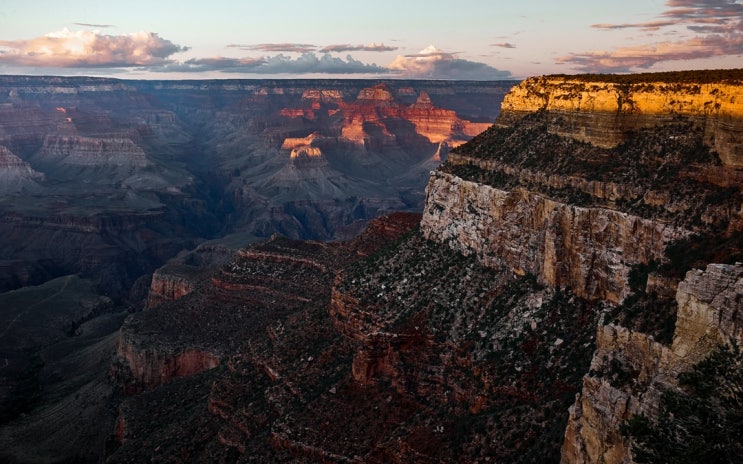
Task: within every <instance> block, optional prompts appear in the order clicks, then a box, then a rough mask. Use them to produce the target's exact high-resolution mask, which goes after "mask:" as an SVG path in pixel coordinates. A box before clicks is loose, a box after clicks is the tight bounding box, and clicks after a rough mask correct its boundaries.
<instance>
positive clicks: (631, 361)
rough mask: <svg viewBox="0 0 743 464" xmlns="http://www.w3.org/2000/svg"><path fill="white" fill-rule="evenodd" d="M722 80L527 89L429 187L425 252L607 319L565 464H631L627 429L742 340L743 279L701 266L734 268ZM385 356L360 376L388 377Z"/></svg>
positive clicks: (546, 82) (736, 139)
mask: <svg viewBox="0 0 743 464" xmlns="http://www.w3.org/2000/svg"><path fill="white" fill-rule="evenodd" d="M722 74H723V75H722V77H719V76H720V75H718V74H715V73H710V74H706V73H704V72H700V73H697V74H694V73H689V74H686V73H681V74H676V75H673V76H666V75H639V76H631V77H612V76H601V77H597V76H573V77H566V76H547V77H542V78H532V79H528V80H526V81H524V82H522V83H521V84H520V85H518V86H516V87H515V88H514V89H513V91H512V92H511V93H509V95H507V96H506V98H505V99H504V103H503V106H502V112H501V115H500V116H499V118H498V120H497V121H496V124H495V126H494V127H493V128H491V129H489V130H488V131H486V132H484V133H482V134H481V135H479V136H477V137H476V138H475V139H474V140H473V141H472V142H470V143H468V144H466V145H463V146H462V147H460V148H458V149H455V150H454V151H453V152H452V154H451V155H450V156H449V158H448V161H447V162H446V163H445V164H444V165H443V166H442V167H441V168H440V169H439V170H438V171H436V172H433V173H432V174H431V178H430V180H429V184H428V187H427V190H426V195H427V196H426V206H425V208H424V214H423V218H422V221H421V230H422V233H423V235H424V236H425V237H426V238H428V239H430V240H433V241H435V242H438V243H441V244H445V245H447V246H449V247H450V248H452V249H454V250H457V251H458V252H461V253H463V254H466V255H473V256H476V257H477V259H478V261H479V262H481V263H483V264H484V265H486V266H489V267H492V268H494V269H501V268H506V269H510V270H511V271H512V272H514V273H516V274H520V275H533V276H535V277H536V279H537V281H538V282H540V283H543V284H545V285H548V286H549V287H557V288H570V289H572V291H573V292H575V293H576V294H577V295H580V296H581V297H583V298H587V299H589V300H592V301H601V302H605V303H609V304H610V305H611V307H612V308H613V309H611V310H608V312H607V316H606V317H611V318H612V322H611V323H610V324H608V325H604V323H603V322H602V323H600V324H599V327H598V329H597V336H596V344H597V352H596V353H595V355H594V358H593V362H592V364H591V368H590V373H589V374H588V375H586V376H585V377H584V379H583V387H582V393H581V395H580V396H579V397H578V399H577V400H576V402H575V405H574V406H573V407H572V408H571V412H570V420H569V421H568V425H567V429H566V434H565V442H564V445H563V449H562V461H563V462H565V463H571V462H585V463H588V462H606V463H619V462H632V456H631V444H630V442H629V441H628V439H627V438H626V437H625V436H623V435H622V434H621V432H620V427H621V426H622V424H624V423H625V421H627V420H628V419H630V418H631V417H632V416H633V415H634V414H644V415H646V416H647V417H651V418H652V417H655V415H656V414H657V413H658V408H659V405H660V399H661V396H662V394H663V392H664V391H667V390H669V389H670V390H674V389H678V388H679V375H680V374H681V373H683V372H686V371H689V370H690V369H691V368H692V366H693V365H695V364H696V363H698V362H700V361H701V360H703V359H704V358H705V357H706V356H708V355H710V353H712V351H713V350H714V349H715V348H716V347H718V346H719V345H720V344H729V343H733V342H738V341H739V340H740V335H741V333H740V327H739V325H740V320H739V317H738V309H737V299H736V297H734V296H733V295H734V294H736V291H737V290H735V288H737V285H738V283H737V281H738V279H739V278H740V266H739V265H732V264H731V265H725V264H710V263H715V262H728V263H732V262H735V261H736V260H740V257H741V246H740V242H739V241H740V236H741V227H740V221H741V205H743V196H741V192H740V183H739V182H737V181H734V180H732V179H737V178H738V176H740V175H741V170H740V163H739V161H738V157H739V156H740V147H741V145H740V140H741V139H740V134H741V130H742V129H743V108H741V107H740V103H739V101H740V97H741V87H740V82H741V80H740V79H741V77H743V76H741V75H740V73H735V72H732V73H730V74H727V73H722ZM592 79H593V80H592ZM674 79H675V80H674ZM690 267H702V268H704V267H706V268H707V270H706V271H704V272H703V271H700V270H692V271H689V272H688V273H687V274H686V277H685V278H684V272H686V270H687V269H689V268H690ZM676 288H677V289H678V290H677V291H676ZM352 303H353V301H349V302H348V303H347V304H352ZM609 315H610V316H609ZM366 320H367V322H369V320H370V319H369V318H367V319H366ZM373 320H374V319H371V321H373ZM674 321H675V331H673V332H672V334H673V335H672V342H671V339H670V338H669V337H670V335H667V333H668V329H667V328H664V327H667V326H668V325H669V322H671V324H673V322H674ZM607 322H608V321H607ZM671 327H673V325H671ZM377 351H379V350H377ZM388 351H389V349H387V351H384V350H383V351H381V352H380V353H382V354H380V355H377V356H376V357H374V356H371V357H370V356H369V354H368V353H373V351H369V352H368V353H367V354H365V355H364V356H360V357H359V358H358V362H357V363H355V364H354V367H355V370H354V373H355V374H356V375H357V377H359V379H361V380H363V379H364V378H365V376H368V372H376V371H378V372H382V373H384V375H388V376H389V375H390V367H389V365H390V362H391V361H390V360H392V359H394V357H393V356H392V357H391V355H390V354H389V353H388ZM394 351H395V350H393V352H394ZM385 353H386V354H385ZM380 362H381V364H380ZM363 366H367V367H366V370H364V369H362V367H363ZM385 366H387V367H385ZM365 372H366V374H365Z"/></svg>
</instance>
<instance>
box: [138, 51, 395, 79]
mask: <svg viewBox="0 0 743 464" xmlns="http://www.w3.org/2000/svg"><path fill="white" fill-rule="evenodd" d="M150 70H151V71H158V72H206V71H219V72H225V73H249V74H388V73H389V72H390V71H389V69H387V68H383V67H381V66H378V65H376V64H366V63H362V62H361V61H358V60H355V59H353V58H352V57H351V56H347V57H346V59H345V60H343V59H341V58H338V57H333V56H330V55H329V54H323V55H317V54H315V53H312V52H308V53H304V54H302V55H300V56H299V57H297V58H291V57H288V56H285V55H281V54H279V55H276V56H268V57H261V58H197V59H190V60H187V61H185V62H183V63H180V64H169V65H166V66H159V67H153V68H150Z"/></svg>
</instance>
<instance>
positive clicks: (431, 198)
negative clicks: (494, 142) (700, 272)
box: [421, 172, 689, 303]
mask: <svg viewBox="0 0 743 464" xmlns="http://www.w3.org/2000/svg"><path fill="white" fill-rule="evenodd" d="M421 229H422V231H423V235H424V236H425V237H426V238H428V239H431V240H435V241H438V242H441V243H447V244H449V245H450V246H451V247H452V248H453V249H455V250H457V251H459V252H461V253H464V254H475V255H477V257H478V258H479V259H480V261H481V262H483V263H484V264H485V265H487V266H491V267H494V268H500V267H507V268H510V269H511V270H513V272H515V273H517V274H520V275H524V274H527V273H529V274H533V275H535V276H538V279H539V280H540V281H541V282H542V283H545V284H547V285H551V286H553V287H565V286H567V287H570V288H572V289H573V290H574V291H575V292H576V294H578V295H580V296H582V297H584V298H588V299H600V300H605V301H609V302H612V303H620V302H621V301H622V300H623V299H624V298H625V297H626V295H627V293H628V292H629V288H627V285H626V283H627V277H628V275H629V270H630V267H631V266H632V265H634V264H640V263H648V262H650V261H653V260H660V259H661V258H662V257H663V251H664V248H665V246H666V245H667V244H668V243H669V242H671V241H674V240H678V239H680V238H683V237H685V236H687V235H688V234H689V231H687V230H684V229H681V228H678V227H673V226H670V225H668V224H666V223H664V222H659V221H653V220H647V219H643V218H640V217H637V216H632V215H628V214H626V213H621V212H618V211H614V210H609V209H605V208H583V207H577V206H574V205H570V204H565V203H561V202H556V201H554V200H551V199H549V198H547V197H545V196H542V195H540V194H538V193H534V192H529V191H526V190H521V189H516V190H512V191H504V190H499V189H495V188H492V187H490V186H487V185H481V184H478V183H474V182H468V181H464V180H462V179H461V178H459V177H456V176H453V175H451V174H446V173H438V172H437V173H433V174H432V176H431V180H430V181H429V184H428V188H427V200H426V209H425V214H424V216H423V219H422V221H421Z"/></svg>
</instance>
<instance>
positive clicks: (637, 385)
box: [562, 264, 743, 464]
mask: <svg viewBox="0 0 743 464" xmlns="http://www.w3.org/2000/svg"><path fill="white" fill-rule="evenodd" d="M741 294H743V265H741V264H736V265H722V264H710V265H709V266H707V269H706V271H701V270H692V271H689V272H688V273H687V274H686V278H685V279H684V280H683V281H681V283H680V284H679V287H678V291H677V294H676V301H677V303H678V319H677V322H676V330H675V333H674V337H673V344H672V345H671V346H670V347H668V346H664V345H662V344H660V343H657V342H655V341H653V340H652V338H650V337H648V336H647V335H645V334H642V333H638V332H632V331H630V330H628V329H625V328H623V327H619V326H614V325H607V326H603V327H599V330H598V333H597V337H596V346H597V351H596V354H595V355H594V358H593V361H592V363H591V373H590V374H589V375H587V376H586V377H584V379H583V391H582V393H581V394H580V396H579V397H578V398H577V399H576V403H575V405H574V406H573V407H572V408H571V410H570V420H569V422H568V427H567V430H566V432H565V443H564V445H563V449H562V462H563V463H594V462H605V463H607V464H614V463H624V462H631V453H630V444H629V443H628V442H627V440H626V439H625V438H624V437H623V436H622V435H621V434H620V433H619V426H620V425H621V424H622V423H623V422H624V421H625V420H627V419H629V418H630V417H631V416H632V415H633V414H638V413H644V414H646V415H648V416H651V417H652V415H653V414H654V413H655V411H656V409H657V407H658V404H659V401H660V397H661V394H662V392H663V391H665V390H667V389H669V388H674V387H676V386H677V385H678V375H679V374H680V373H682V372H686V371H688V370H689V369H690V368H691V366H693V365H694V364H696V363H698V362H699V361H701V360H702V359H704V358H705V357H707V356H708V355H709V354H710V353H711V352H712V351H713V350H714V349H715V348H716V347H717V346H719V345H720V344H730V343H737V344H740V343H741V342H742V341H743V317H741V310H742V309H743V305H742V304H741V301H740V300H741V299H740V295H741Z"/></svg>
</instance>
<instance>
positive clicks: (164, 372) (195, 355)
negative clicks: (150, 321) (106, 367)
mask: <svg viewBox="0 0 743 464" xmlns="http://www.w3.org/2000/svg"><path fill="white" fill-rule="evenodd" d="M116 356H117V357H118V361H119V362H122V363H124V365H125V367H124V369H128V370H126V371H124V374H117V375H119V378H118V380H119V381H120V382H122V383H124V384H125V385H124V392H125V393H127V394H134V393H140V392H143V391H146V390H151V389H153V388H155V387H158V386H161V385H165V384H167V383H169V382H171V381H172V380H173V379H176V378H179V377H190V376H193V375H196V374H198V373H200V372H203V371H205V370H208V369H213V368H215V367H217V366H218V365H219V363H220V356H219V354H218V353H213V352H210V351H208V350H204V349H198V348H184V349H174V350H172V351H164V350H163V349H162V348H158V349H153V348H151V347H140V346H137V345H136V343H133V342H132V341H131V340H130V339H129V338H128V337H127V336H126V335H125V334H122V335H121V336H120V337H119V342H118V345H117V348H116Z"/></svg>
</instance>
